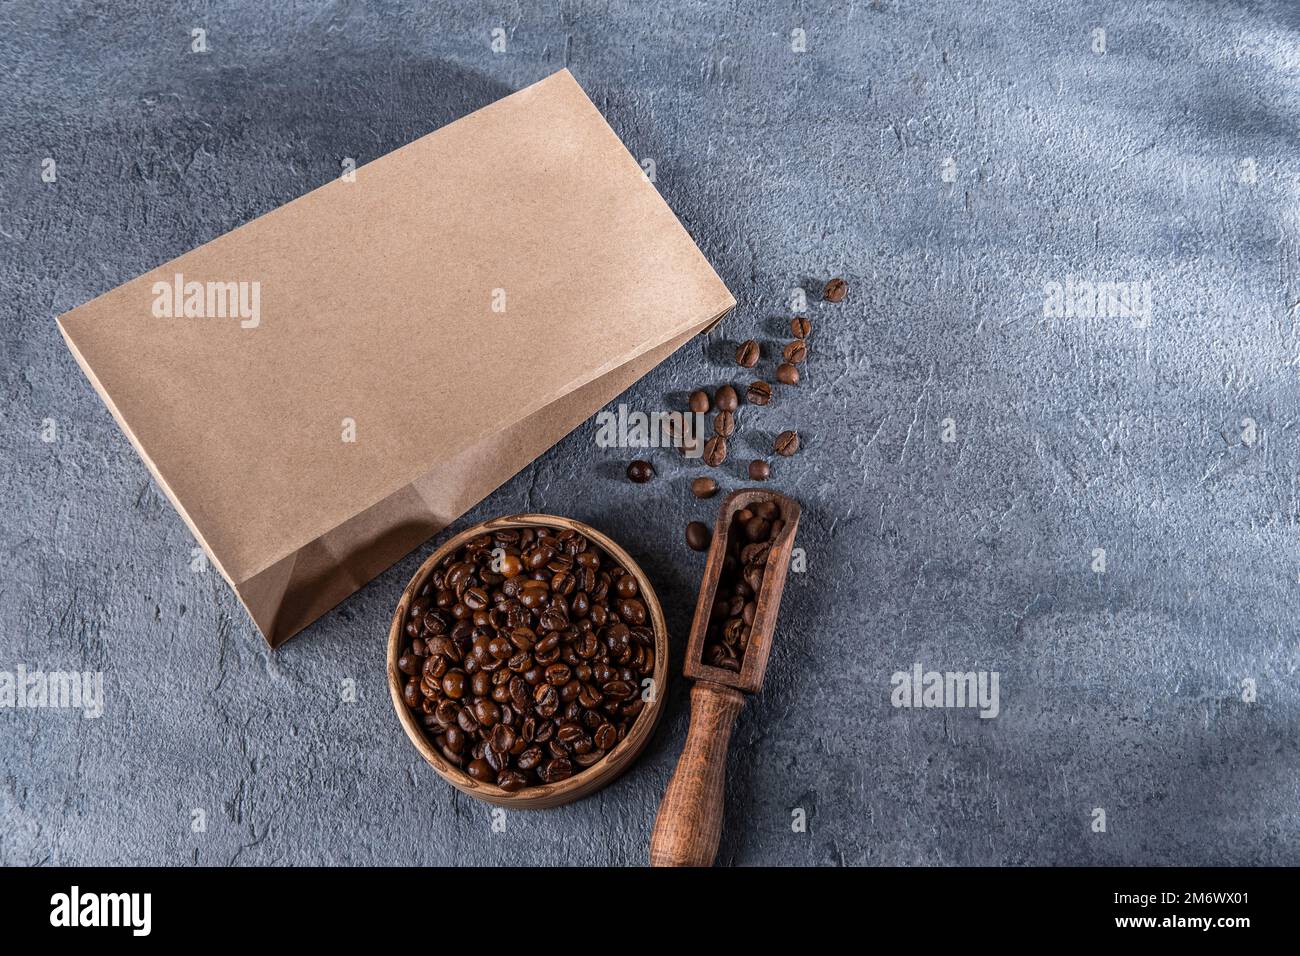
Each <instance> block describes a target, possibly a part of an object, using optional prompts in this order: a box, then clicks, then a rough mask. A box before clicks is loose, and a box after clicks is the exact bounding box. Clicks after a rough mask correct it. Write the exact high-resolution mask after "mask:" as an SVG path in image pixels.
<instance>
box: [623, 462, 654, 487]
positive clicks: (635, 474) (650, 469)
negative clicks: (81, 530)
mask: <svg viewBox="0 0 1300 956" xmlns="http://www.w3.org/2000/svg"><path fill="white" fill-rule="evenodd" d="M627 476H628V478H630V479H631V480H632V481H635V482H636V483H637V484H638V485H644V484H645V483H646V482H647V481H649V480H650V479H651V478H653V477H654V476H655V466H654V465H652V464H650V462H648V461H642V460H641V459H639V458H638V459H637V460H636V461H634V462H632V463H631V464H630V465H628V466H627Z"/></svg>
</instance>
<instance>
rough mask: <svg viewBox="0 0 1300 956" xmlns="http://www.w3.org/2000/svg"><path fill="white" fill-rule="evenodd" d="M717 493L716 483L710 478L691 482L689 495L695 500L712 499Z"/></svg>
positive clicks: (701, 478)
mask: <svg viewBox="0 0 1300 956" xmlns="http://www.w3.org/2000/svg"><path fill="white" fill-rule="evenodd" d="M717 493H718V483H717V482H716V481H714V480H713V479H712V478H706V477H703V476H701V477H699V478H695V479H693V480H692V481H691V494H693V495H694V496H695V497H696V498H712V497H713V496H714V495H716V494H717Z"/></svg>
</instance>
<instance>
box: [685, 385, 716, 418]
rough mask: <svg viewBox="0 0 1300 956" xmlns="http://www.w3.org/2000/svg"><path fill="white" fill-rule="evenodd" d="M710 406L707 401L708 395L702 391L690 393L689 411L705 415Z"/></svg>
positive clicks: (710, 403) (697, 390)
mask: <svg viewBox="0 0 1300 956" xmlns="http://www.w3.org/2000/svg"><path fill="white" fill-rule="evenodd" d="M712 404H713V403H712V402H710V401H709V393H708V392H706V391H705V390H704V389H702V388H701V389H696V390H695V391H694V392H691V398H690V405H691V411H693V412H695V413H697V414H699V415H705V414H708V411H709V407H710V406H711V405H712Z"/></svg>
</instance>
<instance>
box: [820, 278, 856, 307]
mask: <svg viewBox="0 0 1300 956" xmlns="http://www.w3.org/2000/svg"><path fill="white" fill-rule="evenodd" d="M848 291H849V284H848V283H847V282H845V281H844V280H843V279H840V278H835V279H832V280H831V281H830V282H828V283H826V288H824V289H822V298H823V299H825V300H826V301H827V302H843V301H844V296H845V295H847V294H848Z"/></svg>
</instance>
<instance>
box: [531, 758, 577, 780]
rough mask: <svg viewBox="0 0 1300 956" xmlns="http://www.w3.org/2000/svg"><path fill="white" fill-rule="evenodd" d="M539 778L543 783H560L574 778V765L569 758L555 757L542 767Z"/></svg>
mask: <svg viewBox="0 0 1300 956" xmlns="http://www.w3.org/2000/svg"><path fill="white" fill-rule="evenodd" d="M539 776H540V777H541V778H542V782H543V783H559V782H560V781H561V780H565V779H567V778H569V777H571V776H573V764H572V763H570V762H569V759H568V758H567V757H555V758H553V759H552V760H549V761H547V762H546V763H545V764H544V765H543V766H542V769H541V772H540V773H539Z"/></svg>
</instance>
